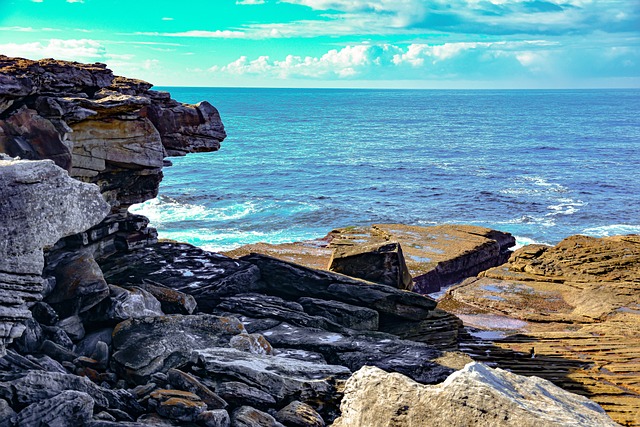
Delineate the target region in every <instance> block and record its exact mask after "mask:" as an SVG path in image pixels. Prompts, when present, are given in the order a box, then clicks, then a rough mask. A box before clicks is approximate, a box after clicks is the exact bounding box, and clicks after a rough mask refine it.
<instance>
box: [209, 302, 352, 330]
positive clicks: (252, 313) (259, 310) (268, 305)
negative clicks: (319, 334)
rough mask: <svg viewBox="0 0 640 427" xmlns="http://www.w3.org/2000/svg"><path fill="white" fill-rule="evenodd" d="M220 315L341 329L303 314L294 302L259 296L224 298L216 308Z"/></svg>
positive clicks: (320, 319) (333, 324)
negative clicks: (243, 316)
mask: <svg viewBox="0 0 640 427" xmlns="http://www.w3.org/2000/svg"><path fill="white" fill-rule="evenodd" d="M216 312H219V313H221V314H223V315H224V314H227V313H238V314H242V315H245V316H248V317H251V318H258V319H259V318H268V319H275V320H280V321H286V322H289V323H291V324H294V325H300V326H309V327H314V328H321V329H326V330H330V331H341V330H342V329H343V328H342V327H341V326H340V325H338V324H336V323H333V322H331V321H330V320H328V319H326V318H324V317H319V316H312V315H309V314H307V313H305V312H304V310H303V308H302V306H301V305H300V304H298V303H296V302H292V301H285V300H283V299H282V298H279V297H275V296H268V295H261V294H239V295H235V296H232V297H224V298H222V301H221V302H220V304H219V305H218V306H217V307H216Z"/></svg>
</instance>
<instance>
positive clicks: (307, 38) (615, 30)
mask: <svg viewBox="0 0 640 427" xmlns="http://www.w3.org/2000/svg"><path fill="white" fill-rule="evenodd" d="M0 53H2V54H5V55H9V56H22V57H27V58H33V59H37V58H42V57H55V58H61V59H70V60H77V61H82V62H105V63H107V64H108V65H109V67H110V68H111V69H113V70H114V71H115V72H116V73H117V74H121V75H126V76H129V77H137V78H141V79H144V80H148V81H150V82H152V83H154V84H156V85H164V86H274V87H390V88H394V87H397V88H409V87H416V88H576V87H640V0H451V1H445V0H183V1H181V2H178V1H168V0H127V1H124V0H0Z"/></svg>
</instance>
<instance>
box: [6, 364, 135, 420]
mask: <svg viewBox="0 0 640 427" xmlns="http://www.w3.org/2000/svg"><path fill="white" fill-rule="evenodd" d="M7 384H8V385H9V386H10V390H11V396H9V397H7V396H3V397H4V398H5V399H8V400H9V399H10V400H11V402H12V404H13V405H12V406H13V407H14V408H15V407H18V406H22V405H30V404H32V403H36V402H40V401H42V400H44V399H49V398H51V397H54V396H56V395H58V394H60V393H61V392H63V391H65V390H75V391H79V392H83V393H87V394H88V395H90V396H91V398H92V399H93V400H92V401H94V402H95V403H96V405H97V406H98V407H100V408H112V409H119V410H122V411H125V412H127V413H133V414H138V413H141V412H142V408H141V407H140V405H139V404H138V402H137V401H136V400H135V397H134V396H133V395H132V394H131V393H129V392H128V391H125V390H109V389H106V388H104V387H100V386H98V385H96V384H94V383H93V382H91V381H90V380H89V379H88V378H84V377H79V376H76V375H72V374H61V373H56V372H45V371H27V372H26V373H25V374H24V375H23V376H21V377H19V378H16V379H13V380H11V381H8V382H7Z"/></svg>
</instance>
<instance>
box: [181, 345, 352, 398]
mask: <svg viewBox="0 0 640 427" xmlns="http://www.w3.org/2000/svg"><path fill="white" fill-rule="evenodd" d="M191 361H192V362H193V363H195V364H196V365H197V366H198V367H200V368H202V371H201V372H199V374H200V375H202V376H208V377H213V378H215V377H216V376H224V377H225V378H233V379H235V380H238V381H242V382H244V383H246V384H249V385H251V386H252V387H256V388H258V389H260V390H262V391H265V392H267V393H269V394H271V395H272V396H273V397H275V398H276V401H277V402H282V401H286V400H287V399H292V398H297V399H303V400H307V399H318V400H325V401H327V402H331V401H332V400H333V399H335V398H336V388H335V387H336V386H335V385H336V382H337V381H339V380H342V379H345V378H347V377H348V376H349V375H350V371H349V369H347V368H345V367H344V366H336V365H320V364H317V363H311V362H305V361H301V360H295V359H286V358H283V357H278V356H265V355H259V354H250V353H245V352H241V351H238V350H235V349H229V348H208V349H202V350H195V351H194V352H193V353H192V360H191Z"/></svg>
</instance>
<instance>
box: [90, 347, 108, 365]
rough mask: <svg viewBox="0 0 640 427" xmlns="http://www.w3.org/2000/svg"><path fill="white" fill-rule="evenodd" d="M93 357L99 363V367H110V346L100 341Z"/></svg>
mask: <svg viewBox="0 0 640 427" xmlns="http://www.w3.org/2000/svg"><path fill="white" fill-rule="evenodd" d="M91 357H92V358H93V359H95V360H96V361H97V362H98V366H100V367H102V368H106V367H107V366H109V345H108V344H107V343H105V342H103V341H98V343H97V344H96V349H95V351H94V352H93V353H92V354H91Z"/></svg>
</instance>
